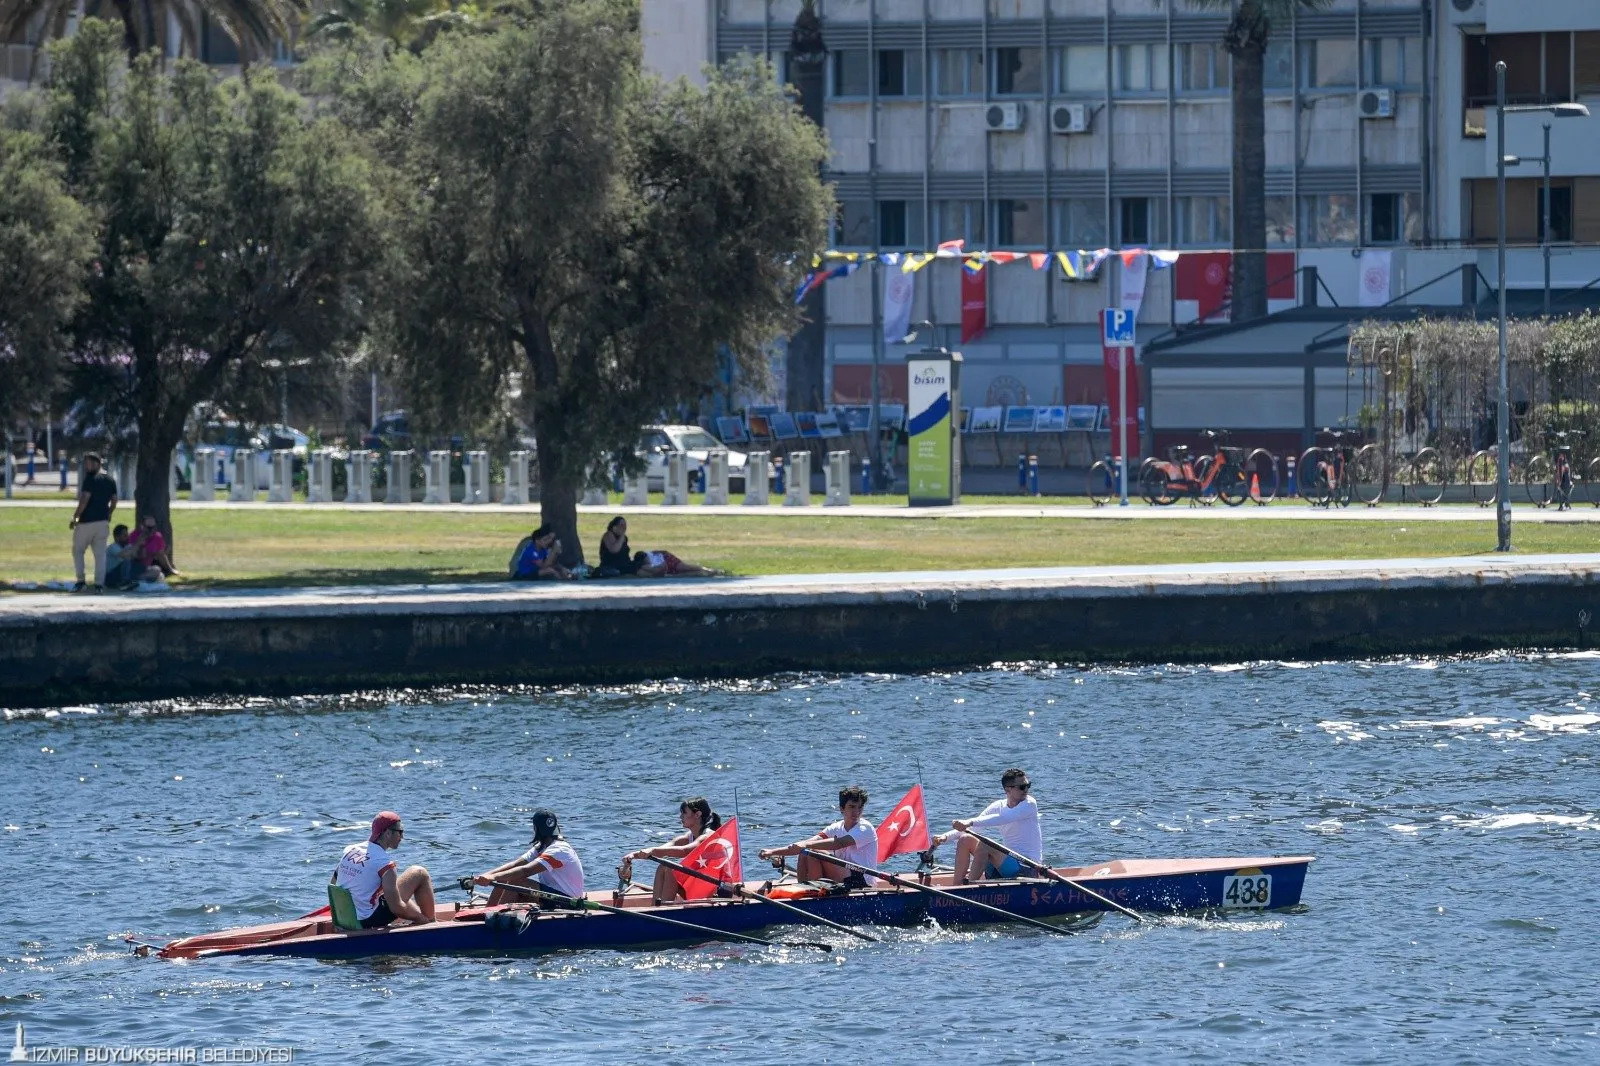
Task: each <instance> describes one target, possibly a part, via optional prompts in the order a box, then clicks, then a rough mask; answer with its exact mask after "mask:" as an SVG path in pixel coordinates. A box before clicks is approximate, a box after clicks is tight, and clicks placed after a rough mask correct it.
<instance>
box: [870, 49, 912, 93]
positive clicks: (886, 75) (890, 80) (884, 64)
mask: <svg viewBox="0 0 1600 1066" xmlns="http://www.w3.org/2000/svg"><path fill="white" fill-rule="evenodd" d="M878 95H879V96H921V95H922V53H921V52H918V51H912V50H906V49H900V48H880V49H878Z"/></svg>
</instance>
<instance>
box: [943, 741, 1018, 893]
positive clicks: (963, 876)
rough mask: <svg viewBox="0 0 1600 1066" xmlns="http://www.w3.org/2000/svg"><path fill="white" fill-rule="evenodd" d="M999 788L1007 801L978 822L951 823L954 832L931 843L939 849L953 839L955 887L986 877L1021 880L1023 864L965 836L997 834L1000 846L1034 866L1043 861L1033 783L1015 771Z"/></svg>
mask: <svg viewBox="0 0 1600 1066" xmlns="http://www.w3.org/2000/svg"><path fill="white" fill-rule="evenodd" d="M1000 787H1001V788H1002V789H1004V790H1005V798H1003V799H997V800H995V801H994V802H993V803H991V804H989V806H987V807H985V808H984V809H983V813H982V814H980V815H978V816H977V817H976V818H969V819H965V820H963V819H960V818H957V819H956V820H955V821H953V822H951V823H950V826H951V831H950V832H948V833H941V834H939V835H938V836H936V837H934V838H933V840H932V841H931V846H930V849H929V850H932V849H933V848H937V847H939V846H940V845H941V844H943V843H944V842H945V841H947V840H949V839H950V838H951V837H953V836H959V837H960V838H961V839H960V840H959V841H957V843H956V872H955V878H956V884H958V885H964V884H966V883H967V882H968V881H980V880H982V879H983V878H985V877H1000V878H1009V877H1020V876H1022V864H1021V863H1020V862H1018V861H1017V860H1016V857H1015V856H1013V855H1007V854H1005V853H1004V852H999V851H996V850H994V849H993V848H989V847H985V846H983V845H982V844H979V843H978V842H977V841H976V840H974V839H973V838H972V837H970V836H968V835H967V834H966V832H965V831H966V830H968V829H972V830H976V831H978V832H986V831H987V832H998V833H999V836H1000V842H1001V843H1003V844H1004V845H1005V846H1006V847H1008V848H1010V849H1011V850H1012V851H1015V852H1017V853H1018V854H1020V855H1026V856H1027V857H1028V858H1030V859H1032V860H1033V861H1034V862H1043V861H1044V838H1043V837H1042V836H1041V835H1040V833H1039V801H1038V800H1036V799H1034V798H1033V796H1032V795H1030V794H1029V792H1028V790H1029V788H1031V787H1032V783H1031V782H1030V781H1029V780H1028V774H1027V772H1026V771H1024V770H1020V769H1018V768H1017V767H1012V768H1011V769H1009V770H1007V771H1006V772H1005V773H1003V774H1001V775H1000Z"/></svg>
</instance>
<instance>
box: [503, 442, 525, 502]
mask: <svg viewBox="0 0 1600 1066" xmlns="http://www.w3.org/2000/svg"><path fill="white" fill-rule="evenodd" d="M500 502H501V503H503V504H505V505H506V506H508V507H521V506H523V505H524V504H526V503H527V502H528V453H527V452H525V451H516V452H512V453H511V454H510V455H509V456H507V458H506V495H505V499H503V500H501V501H500Z"/></svg>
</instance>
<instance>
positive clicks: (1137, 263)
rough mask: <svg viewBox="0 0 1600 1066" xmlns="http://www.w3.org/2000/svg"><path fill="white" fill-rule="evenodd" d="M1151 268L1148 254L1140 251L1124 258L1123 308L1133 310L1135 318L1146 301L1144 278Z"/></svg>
mask: <svg viewBox="0 0 1600 1066" xmlns="http://www.w3.org/2000/svg"><path fill="white" fill-rule="evenodd" d="M1149 270H1150V257H1149V256H1148V255H1145V254H1143V253H1140V254H1139V255H1133V256H1124V257H1123V259H1122V308H1123V310H1125V311H1132V312H1133V317H1134V318H1135V319H1137V318H1138V317H1139V308H1140V306H1141V305H1142V304H1143V303H1144V280H1145V275H1146V274H1147V273H1149Z"/></svg>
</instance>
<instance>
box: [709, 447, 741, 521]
mask: <svg viewBox="0 0 1600 1066" xmlns="http://www.w3.org/2000/svg"><path fill="white" fill-rule="evenodd" d="M745 470H746V473H748V472H749V467H746V468H745ZM704 476H705V494H706V498H705V500H704V501H703V502H704V503H705V504H706V505H707V506H717V507H725V506H727V503H728V453H727V451H725V450H724V449H722V448H713V449H712V450H711V451H710V452H708V453H707V454H706V465H705V467H704Z"/></svg>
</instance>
